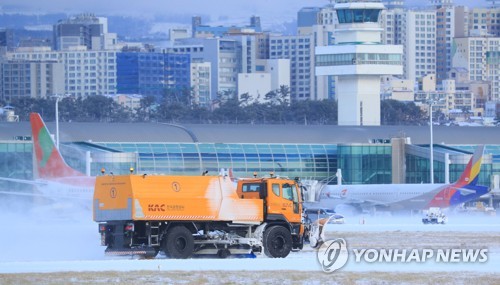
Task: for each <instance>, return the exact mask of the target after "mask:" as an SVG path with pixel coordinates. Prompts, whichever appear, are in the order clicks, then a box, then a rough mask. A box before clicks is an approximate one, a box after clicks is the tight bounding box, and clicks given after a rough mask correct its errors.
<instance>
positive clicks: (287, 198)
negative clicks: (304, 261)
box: [237, 177, 304, 249]
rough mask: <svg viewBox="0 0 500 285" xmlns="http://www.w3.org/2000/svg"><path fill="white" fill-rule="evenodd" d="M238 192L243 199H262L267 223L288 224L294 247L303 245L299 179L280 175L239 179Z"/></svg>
mask: <svg viewBox="0 0 500 285" xmlns="http://www.w3.org/2000/svg"><path fill="white" fill-rule="evenodd" d="M237 194H238V196H239V197H240V198H242V199H262V200H263V201H264V219H265V220H266V221H267V223H269V224H274V223H276V224H278V223H284V224H287V225H288V226H289V228H290V232H291V234H292V240H293V244H294V246H293V248H294V249H295V248H300V247H301V246H302V244H303V242H302V238H301V237H302V235H303V233H304V226H303V224H302V201H301V195H300V187H299V185H298V183H297V181H295V180H291V179H284V178H278V177H271V178H250V179H241V180H239V181H238V187H237Z"/></svg>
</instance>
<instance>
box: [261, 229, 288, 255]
mask: <svg viewBox="0 0 500 285" xmlns="http://www.w3.org/2000/svg"><path fill="white" fill-rule="evenodd" d="M262 243H263V245H264V253H265V254H266V255H267V256H268V257H271V258H284V257H287V256H288V254H289V253H290V251H291V250H292V235H291V234H290V231H289V230H287V229H286V228H285V227H283V226H272V227H270V228H268V229H266V231H265V232H264V238H263V241H262Z"/></svg>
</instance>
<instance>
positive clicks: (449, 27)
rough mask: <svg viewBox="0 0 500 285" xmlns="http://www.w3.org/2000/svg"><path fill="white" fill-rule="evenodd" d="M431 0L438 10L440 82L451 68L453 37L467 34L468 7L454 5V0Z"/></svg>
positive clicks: (437, 46)
mask: <svg viewBox="0 0 500 285" xmlns="http://www.w3.org/2000/svg"><path fill="white" fill-rule="evenodd" d="M430 2H431V4H432V5H434V6H435V10H436V69H437V79H438V82H441V81H442V80H444V79H446V78H447V76H448V73H449V71H450V70H451V53H452V49H453V38H456V37H465V36H466V35H467V30H468V28H467V26H468V8H466V7H463V6H454V5H453V0H431V1H430Z"/></svg>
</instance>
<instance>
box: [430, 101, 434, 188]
mask: <svg viewBox="0 0 500 285" xmlns="http://www.w3.org/2000/svg"><path fill="white" fill-rule="evenodd" d="M432 103H433V102H432V100H429V123H430V129H431V144H430V147H429V148H430V151H431V157H430V167H431V184H434V146H433V145H434V143H433V142H434V139H433V132H432Z"/></svg>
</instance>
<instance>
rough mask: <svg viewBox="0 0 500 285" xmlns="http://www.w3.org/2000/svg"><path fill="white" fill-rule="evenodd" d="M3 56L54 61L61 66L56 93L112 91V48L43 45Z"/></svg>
mask: <svg viewBox="0 0 500 285" xmlns="http://www.w3.org/2000/svg"><path fill="white" fill-rule="evenodd" d="M6 57H7V59H10V60H25V61H47V60H50V61H56V62H60V63H62V65H63V68H64V90H56V91H57V93H60V94H62V93H64V94H71V95H74V96H91V95H113V94H116V52H115V51H103V50H101V51H89V50H86V48H84V47H79V48H75V49H74V50H73V49H72V50H66V51H52V50H48V49H44V48H38V49H32V50H29V51H21V50H19V51H16V52H12V53H7V55H6Z"/></svg>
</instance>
